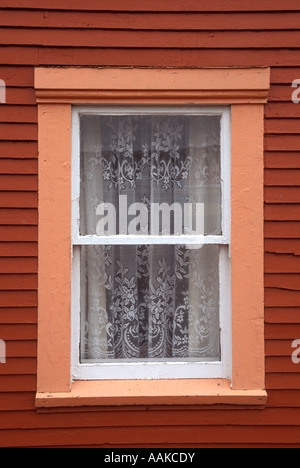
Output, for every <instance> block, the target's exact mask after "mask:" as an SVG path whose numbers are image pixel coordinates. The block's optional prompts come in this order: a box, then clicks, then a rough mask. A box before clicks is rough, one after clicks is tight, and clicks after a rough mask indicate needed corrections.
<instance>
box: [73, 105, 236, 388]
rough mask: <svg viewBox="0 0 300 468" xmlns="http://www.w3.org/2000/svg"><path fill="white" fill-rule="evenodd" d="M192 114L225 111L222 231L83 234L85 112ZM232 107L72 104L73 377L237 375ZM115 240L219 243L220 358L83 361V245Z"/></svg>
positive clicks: (170, 377) (120, 242)
mask: <svg viewBox="0 0 300 468" xmlns="http://www.w3.org/2000/svg"><path fill="white" fill-rule="evenodd" d="M137 113H138V114H153V113H159V114H170V113H171V114H176V115H180V114H184V115H186V114H188V115H220V117H221V134H220V139H221V144H220V151H221V188H222V202H221V203H222V235H218V236H213V235H208V236H204V235H186V234H185V235H180V236H178V235H170V236H167V235H159V236H153V235H148V236H145V235H143V236H132V235H116V236H114V235H109V236H95V235H85V236H81V235H80V233H79V197H80V132H79V117H80V115H82V114H90V115H91V114H93V115H101V114H102V115H129V114H137ZM230 124H231V112H230V106H213V105H212V106H201V105H197V106H180V105H177V106H130V105H124V106H122V107H120V106H100V105H99V106H74V107H72V226H71V232H72V247H71V248H72V298H71V309H72V321H71V330H72V340H71V348H72V349H71V376H72V380H73V381H75V380H107V379H109V380H122V379H190V378H191V379H192V378H193V379H199V378H205V379H207V378H224V379H230V380H231V281H230V278H231V274H230V210H231V200H230V172H231V167H230V166H231V164H230V159H231V158H230V153H231V148H230V145H231V128H230V127H231V125H230ZM99 244H100V245H108V244H111V245H114V244H119V245H120V244H125V245H126V244H132V245H141V244H147V245H149V244H189V245H191V244H192V245H193V244H194V245H197V244H217V245H219V246H220V257H219V278H220V307H219V319H220V343H221V359H220V361H214V362H209V361H194V360H193V361H174V360H172V361H171V360H167V361H161V360H160V361H152V360H151V361H150V360H145V361H143V360H140V361H134V362H132V361H128V362H120V361H115V362H114V361H109V362H101V363H94V362H91V363H81V362H80V356H79V344H80V246H81V245H99Z"/></svg>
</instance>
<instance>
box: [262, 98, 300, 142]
mask: <svg viewBox="0 0 300 468" xmlns="http://www.w3.org/2000/svg"><path fill="white" fill-rule="evenodd" d="M294 105H295V104H294ZM295 107H297V105H295ZM265 131H266V133H268V134H272V133H273V134H287V135H289V134H293V133H295V134H300V123H299V119H297V118H293V119H288V118H285V119H267V120H265Z"/></svg>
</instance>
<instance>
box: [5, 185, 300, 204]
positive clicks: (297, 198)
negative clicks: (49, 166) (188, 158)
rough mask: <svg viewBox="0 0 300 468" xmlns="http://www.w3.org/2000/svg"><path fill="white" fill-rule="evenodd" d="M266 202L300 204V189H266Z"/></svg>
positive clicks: (281, 187)
mask: <svg viewBox="0 0 300 468" xmlns="http://www.w3.org/2000/svg"><path fill="white" fill-rule="evenodd" d="M0 200H1V194H0ZM265 202H266V203H300V187H283V186H280V187H269V186H268V187H265ZM284 206H286V205H284Z"/></svg>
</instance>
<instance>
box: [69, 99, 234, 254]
mask: <svg viewBox="0 0 300 468" xmlns="http://www.w3.org/2000/svg"><path fill="white" fill-rule="evenodd" d="M130 114H131V115H147V114H151V115H153V114H159V115H164V114H168V115H169V114H173V115H201V116H210V115H219V116H220V165H221V178H220V179H221V192H222V194H221V228H222V234H221V235H202V234H201V235H195V234H192V235H190V234H180V235H176V234H172V235H164V234H161V235H151V234H141V235H130V234H125V235H123V234H117V235H81V234H80V230H79V226H80V116H81V115H105V116H107V115H117V116H120V115H130ZM72 244H73V245H74V246H75V245H89V244H90V245H97V244H98V245H101V244H102V245H108V244H112V245H116V244H119V245H122V244H148V245H149V244H189V245H199V244H230V107H228V106H221V107H219V106H210V107H203V106H201V107H200V106H193V107H186V106H164V107H161V106H159V107H158V106H155V107H153V106H147V107H142V106H122V107H111V106H97V107H79V106H74V107H73V108H72Z"/></svg>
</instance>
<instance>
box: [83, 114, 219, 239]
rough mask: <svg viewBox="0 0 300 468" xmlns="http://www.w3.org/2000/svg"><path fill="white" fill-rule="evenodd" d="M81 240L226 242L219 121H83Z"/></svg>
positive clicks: (157, 118) (162, 117) (173, 117)
mask: <svg viewBox="0 0 300 468" xmlns="http://www.w3.org/2000/svg"><path fill="white" fill-rule="evenodd" d="M80 129H81V131H80V135H81V140H80V141H81V144H80V148H81V149H80V151H81V169H80V171H81V186H80V234H81V235H87V234H98V235H107V234H113V235H114V234H138V235H147V234H157V235H158V234H177V235H181V234H205V235H208V234H212V235H217V234H221V217H222V213H221V183H220V116H219V115H210V116H205V115H174V114H172V115H162V114H161V115H119V116H117V115H81V117H80Z"/></svg>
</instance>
